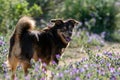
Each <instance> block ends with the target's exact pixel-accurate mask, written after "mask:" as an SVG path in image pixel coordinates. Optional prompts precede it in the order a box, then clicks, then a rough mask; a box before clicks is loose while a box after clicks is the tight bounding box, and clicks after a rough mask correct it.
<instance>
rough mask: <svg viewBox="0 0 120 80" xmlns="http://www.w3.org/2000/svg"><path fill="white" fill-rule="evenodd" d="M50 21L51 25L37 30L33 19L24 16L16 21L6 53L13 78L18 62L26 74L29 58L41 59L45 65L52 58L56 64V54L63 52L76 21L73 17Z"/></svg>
mask: <svg viewBox="0 0 120 80" xmlns="http://www.w3.org/2000/svg"><path fill="white" fill-rule="evenodd" d="M51 22H53V23H55V24H54V25H53V27H51V28H45V29H43V30H41V31H38V30H35V29H34V27H35V21H34V20H33V19H32V18H30V17H26V16H25V17H22V18H21V19H20V20H19V21H18V23H17V25H16V28H15V31H14V33H13V35H12V36H11V38H10V48H9V55H8V63H9V65H10V68H11V70H12V77H13V78H14V75H15V70H16V67H17V65H18V63H20V64H22V66H23V69H24V72H25V74H27V69H28V68H30V66H31V65H30V60H31V58H33V59H34V60H35V61H38V60H39V59H41V62H42V63H46V64H47V65H48V64H49V63H50V62H51V61H53V60H54V61H55V62H56V63H57V64H58V62H59V61H58V59H57V58H56V55H61V54H62V53H63V49H64V48H66V47H67V45H68V43H69V42H70V40H71V36H72V31H73V28H74V26H75V24H77V23H78V22H77V21H75V20H73V19H69V20H66V21H63V20H60V19H53V20H51Z"/></svg>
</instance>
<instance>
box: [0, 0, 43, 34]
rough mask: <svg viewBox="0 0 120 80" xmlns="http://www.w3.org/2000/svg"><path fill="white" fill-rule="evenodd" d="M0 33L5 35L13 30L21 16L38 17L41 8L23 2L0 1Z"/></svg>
mask: <svg viewBox="0 0 120 80" xmlns="http://www.w3.org/2000/svg"><path fill="white" fill-rule="evenodd" d="M0 7H1V8H0V13H1V14H0V27H1V28H0V32H3V33H6V32H7V31H8V30H9V29H11V28H13V27H14V26H15V24H16V22H17V21H18V19H19V18H20V17H21V16H24V15H29V16H34V17H38V16H40V15H41V14H42V10H41V7H40V6H38V5H36V4H34V5H33V6H31V7H29V3H28V2H27V1H24V0H20V1H19V0H7V1H6V0H0Z"/></svg>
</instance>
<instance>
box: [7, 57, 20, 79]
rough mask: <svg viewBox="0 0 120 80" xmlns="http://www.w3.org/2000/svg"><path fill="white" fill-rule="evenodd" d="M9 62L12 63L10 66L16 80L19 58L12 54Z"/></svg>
mask: <svg viewBox="0 0 120 80" xmlns="http://www.w3.org/2000/svg"><path fill="white" fill-rule="evenodd" d="M8 62H9V65H10V68H11V71H12V76H11V78H12V80H14V78H15V72H16V68H17V65H18V59H17V58H16V57H15V56H11V57H9V58H8Z"/></svg>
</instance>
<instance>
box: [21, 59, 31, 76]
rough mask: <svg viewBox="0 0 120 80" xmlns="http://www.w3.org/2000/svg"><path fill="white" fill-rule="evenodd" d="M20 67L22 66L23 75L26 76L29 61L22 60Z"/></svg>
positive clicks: (29, 66) (29, 65)
mask: <svg viewBox="0 0 120 80" xmlns="http://www.w3.org/2000/svg"><path fill="white" fill-rule="evenodd" d="M22 67H23V70H24V73H25V76H27V74H28V68H31V64H30V61H27V60H25V61H22Z"/></svg>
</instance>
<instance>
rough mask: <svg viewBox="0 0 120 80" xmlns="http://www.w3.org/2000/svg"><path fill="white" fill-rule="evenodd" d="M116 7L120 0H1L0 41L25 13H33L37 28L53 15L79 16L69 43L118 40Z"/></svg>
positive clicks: (118, 10) (119, 14)
mask: <svg viewBox="0 0 120 80" xmlns="http://www.w3.org/2000/svg"><path fill="white" fill-rule="evenodd" d="M119 7H120V0H0V40H1V44H2V39H4V37H7V36H10V35H11V33H12V32H13V29H14V28H15V25H16V23H17V21H18V19H19V18H20V17H22V16H24V15H27V16H31V17H33V18H34V19H35V20H36V21H37V27H38V28H43V27H45V26H46V25H47V24H48V23H49V22H50V19H54V18H61V19H68V18H73V19H76V20H78V21H79V22H80V24H79V25H78V26H77V27H76V29H75V36H73V40H74V41H73V42H72V43H71V44H72V46H71V47H78V46H80V45H81V44H82V45H83V44H85V45H86V44H87V45H88V44H89V45H104V44H105V42H106V41H107V42H120V8H119ZM7 39H8V38H7Z"/></svg>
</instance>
